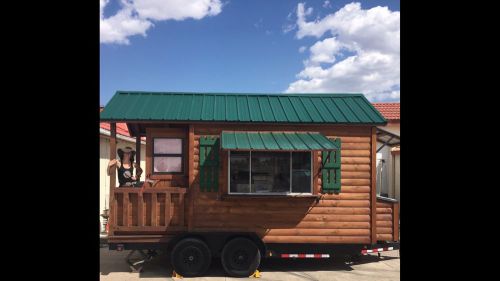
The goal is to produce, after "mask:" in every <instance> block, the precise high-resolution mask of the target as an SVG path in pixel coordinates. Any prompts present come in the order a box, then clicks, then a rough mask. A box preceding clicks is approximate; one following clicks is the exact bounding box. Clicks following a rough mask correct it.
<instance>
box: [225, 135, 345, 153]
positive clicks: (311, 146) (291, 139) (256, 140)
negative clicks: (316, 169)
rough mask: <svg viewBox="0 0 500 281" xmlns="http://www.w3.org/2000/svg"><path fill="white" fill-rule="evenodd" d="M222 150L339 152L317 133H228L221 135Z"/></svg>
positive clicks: (329, 141)
mask: <svg viewBox="0 0 500 281" xmlns="http://www.w3.org/2000/svg"><path fill="white" fill-rule="evenodd" d="M221 147H222V149H234V150H266V151H270V150H272V151H311V150H337V149H338V147H337V146H336V145H335V143H334V142H332V141H331V140H329V139H328V138H327V137H325V136H324V135H322V134H320V133H316V132H304V133H299V132H228V131H223V132H222V134H221Z"/></svg>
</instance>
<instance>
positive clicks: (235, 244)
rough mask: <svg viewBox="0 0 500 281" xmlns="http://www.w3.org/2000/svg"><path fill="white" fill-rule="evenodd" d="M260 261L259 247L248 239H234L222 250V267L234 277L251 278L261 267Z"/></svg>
mask: <svg viewBox="0 0 500 281" xmlns="http://www.w3.org/2000/svg"><path fill="white" fill-rule="evenodd" d="M260 259H261V256H260V250H259V247H257V245H255V243H254V242H253V241H252V240H250V239H247V238H243V237H240V238H235V239H232V240H231V241H229V242H227V243H226V245H224V249H222V255H221V262H222V266H223V267H224V270H225V271H226V273H227V274H228V275H230V276H233V277H249V276H250V275H252V274H253V273H254V272H255V270H257V268H258V267H259V265H260Z"/></svg>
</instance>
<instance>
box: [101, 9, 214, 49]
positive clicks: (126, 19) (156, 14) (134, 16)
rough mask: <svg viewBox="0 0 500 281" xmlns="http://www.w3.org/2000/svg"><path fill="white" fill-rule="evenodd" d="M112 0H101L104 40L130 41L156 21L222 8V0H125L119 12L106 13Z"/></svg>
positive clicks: (196, 16)
mask: <svg viewBox="0 0 500 281" xmlns="http://www.w3.org/2000/svg"><path fill="white" fill-rule="evenodd" d="M108 3H109V0H100V3H99V4H100V17H101V19H100V38H101V40H100V41H101V43H116V44H130V41H129V39H128V38H129V37H130V36H134V35H142V36H146V31H147V30H148V29H149V28H151V27H152V26H154V25H153V21H163V20H184V19H188V18H193V19H202V18H204V17H206V16H215V15H217V14H219V13H220V12H221V11H222V3H221V2H220V0H121V6H122V7H121V9H120V10H118V11H117V12H116V14H115V15H113V16H110V17H108V18H105V17H104V12H103V11H104V8H105V7H106V5H107V4H108Z"/></svg>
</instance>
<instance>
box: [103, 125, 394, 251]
mask: <svg viewBox="0 0 500 281" xmlns="http://www.w3.org/2000/svg"><path fill="white" fill-rule="evenodd" d="M222 130H232V131H238V130H244V131H304V132H307V131H314V132H320V133H322V134H324V135H326V136H327V137H330V138H336V137H339V138H341V140H342V152H341V153H342V156H341V162H342V168H341V169H342V180H341V183H342V187H341V193H340V194H338V195H335V194H330V195H328V194H320V189H321V172H320V169H319V167H320V163H321V154H320V152H314V154H313V194H319V195H320V196H321V197H320V198H319V200H317V198H315V197H298V198H293V197H273V198H270V197H265V196H261V197H257V196H253V197H251V198H250V197H247V196H239V197H238V198H235V197H234V196H233V197H231V196H229V197H228V196H227V191H228V182H227V181H228V180H227V179H228V174H227V172H228V171H227V170H228V158H227V155H228V153H227V152H226V151H221V158H220V159H221V168H220V173H219V174H220V179H219V190H218V191H217V192H201V191H200V188H199V151H200V149H199V139H200V136H206V135H216V136H219V135H220V133H221V131H222ZM168 131H170V132H168ZM157 133H160V134H161V135H165V136H167V135H169V136H174V135H175V136H179V137H184V138H185V139H186V144H187V145H186V150H187V153H186V155H185V159H186V166H185V167H186V173H185V174H184V175H182V176H180V175H179V176H176V177H172V176H162V177H161V181H162V182H166V183H167V184H164V185H166V186H156V187H153V188H151V189H149V188H148V189H146V191H145V192H146V193H148V192H152V193H158V192H160V189H162V188H163V189H165V188H166V189H169V188H174V189H175V188H177V189H178V191H179V190H182V191H183V192H186V193H185V197H184V196H183V197H182V198H184V199H183V200H182V202H186V204H184V203H182V204H181V203H180V202H179V200H180V197H178V196H179V195H178V194H177V195H175V194H171V196H168V197H170V198H169V199H170V208H169V209H165V202H166V200H165V198H166V197H164V196H163V195H160V194H158V195H160V196H154V195H151V194H146V193H145V194H144V196H140V197H137V196H136V195H135V194H126V195H125V192H126V190H124V189H121V190H122V191H123V193H124V194H120V193H122V191H120V189H117V193H118V194H116V195H117V196H116V198H115V201H114V202H113V204H114V206H115V207H116V208H115V219H114V221H116V224H114V228H115V229H116V232H115V234H116V235H121V234H140V233H142V234H146V233H149V234H161V235H166V234H168V233H172V231H174V232H177V231H181V232H183V231H194V232H208V231H249V232H255V233H257V234H258V235H259V236H260V237H261V238H262V239H263V241H264V242H267V243H362V244H369V243H375V242H376V241H378V240H398V235H397V234H398V233H399V230H397V223H395V222H396V221H397V219H398V217H397V216H394V215H393V214H395V213H398V211H397V208H398V205H397V204H394V203H390V202H389V203H387V202H378V203H376V205H372V204H371V202H376V201H377V200H376V199H375V193H374V188H375V183H374V180H375V174H374V172H372V171H374V170H375V168H374V167H375V165H374V163H375V162H374V159H375V155H374V154H375V148H376V147H375V145H376V138H375V134H374V133H375V131H374V130H373V128H372V127H369V126H318V125H315V126H311V125H307V126H304V125H296V126H283V125H282V126H278V125H254V124H244V125H241V124H240V125H227V124H192V125H189V126H188V127H187V126H186V127H185V128H182V129H179V128H178V129H173V128H161V129H151V130H148V138H149V139H151V136H152V135H157ZM148 144H149V147H148V149H147V152H146V159H147V161H148V163H147V165H146V171H147V172H148V173H150V172H151V164H150V163H151V162H150V161H151V156H152V155H151V154H152V153H151V146H150V142H148ZM191 148H192V149H191ZM159 179H160V178H159ZM174 180H175V181H176V183H175V185H176V186H177V187H171V186H174V184H173V181H174ZM184 187H186V189H185V188H184ZM155 190H156V191H155ZM372 191H373V192H372ZM134 192H135V191H134ZM165 192H167V193H171V192H173V191H165ZM183 195H184V194H183ZM151 196H154V197H156V198H153V197H151ZM139 198H140V199H142V200H143V201H142V202H143V203H142V204H140V205H141V206H142V208H141V207H139V203H140V201H138V200H140V199H139ZM151 200H155V202H154V203H153V202H152V201H151ZM125 206H128V207H127V208H125ZM152 207H153V208H154V209H151V208H152ZM148 208H150V209H148ZM162 215H164V216H163V217H162ZM166 215H168V217H165V216H166ZM152 218H155V219H154V220H152ZM372 221H373V222H374V223H373V224H372Z"/></svg>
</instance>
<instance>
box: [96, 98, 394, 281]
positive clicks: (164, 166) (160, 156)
mask: <svg viewBox="0 0 500 281" xmlns="http://www.w3.org/2000/svg"><path fill="white" fill-rule="evenodd" d="M101 121H102V122H110V123H111V149H110V159H115V158H116V126H115V124H116V123H117V122H125V123H126V124H127V126H128V128H129V131H130V133H131V135H132V136H134V137H135V138H136V140H137V147H140V140H141V137H146V155H140V153H137V155H136V160H137V161H140V159H141V157H145V159H146V167H142V168H143V169H144V172H145V173H144V175H145V177H146V179H147V181H145V184H144V185H143V187H141V188H137V187H136V188H133V187H116V188H112V189H111V191H110V199H109V202H111V205H110V207H111V209H110V218H109V224H110V225H109V233H108V244H109V249H110V250H123V249H126V250H127V249H130V250H141V251H142V250H149V251H150V252H149V253H154V250H164V251H167V252H169V253H170V255H171V262H172V266H173V268H174V270H175V271H176V272H177V273H179V274H180V275H183V276H200V275H203V274H204V272H205V271H206V270H207V269H208V267H209V264H210V262H211V258H212V257H220V258H221V261H222V265H223V267H224V269H225V271H226V272H227V274H229V275H231V276H240V277H241V276H246V277H248V276H249V275H251V274H252V273H254V272H256V270H257V268H258V266H259V263H260V261H261V258H332V257H342V258H343V257H345V256H346V255H351V256H355V255H359V254H366V253H369V252H377V251H382V250H395V249H399V237H398V236H399V230H398V226H399V218H398V213H399V212H398V202H397V201H396V200H393V199H384V198H377V196H376V180H375V177H376V169H375V165H376V161H375V159H376V144H377V136H376V126H379V125H384V124H385V123H386V120H385V119H384V118H383V117H382V115H381V114H380V113H379V112H378V111H377V110H376V109H375V108H374V107H373V106H372V105H371V103H370V102H369V101H368V100H367V99H366V98H365V97H364V95H362V94H228V93H220V94H219V93H158V92H125V91H118V92H117V93H116V94H115V95H114V96H113V98H112V99H111V100H110V101H109V103H108V104H107V105H106V107H105V108H104V110H103V111H102V113H101ZM136 151H137V152H139V151H140V150H139V149H137V150H136ZM112 173H116V170H114V171H112ZM143 180H144V179H143ZM110 186H117V185H116V177H115V175H114V174H112V175H111V177H110Z"/></svg>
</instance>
